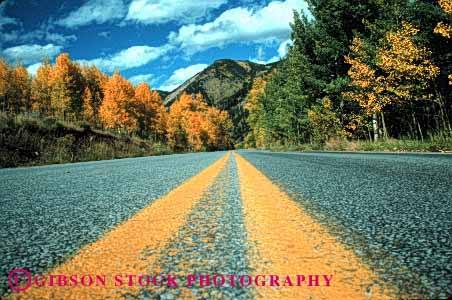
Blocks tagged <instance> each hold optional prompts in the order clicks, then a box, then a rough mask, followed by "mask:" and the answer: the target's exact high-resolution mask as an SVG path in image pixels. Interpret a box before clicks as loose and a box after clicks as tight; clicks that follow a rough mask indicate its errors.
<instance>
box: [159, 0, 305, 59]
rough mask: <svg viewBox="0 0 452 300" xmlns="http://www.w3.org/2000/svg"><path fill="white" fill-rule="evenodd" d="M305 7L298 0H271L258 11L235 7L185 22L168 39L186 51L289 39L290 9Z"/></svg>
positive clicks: (291, 16) (291, 10) (291, 12)
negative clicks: (215, 15)
mask: <svg viewBox="0 0 452 300" xmlns="http://www.w3.org/2000/svg"><path fill="white" fill-rule="evenodd" d="M294 9H296V10H299V9H303V10H307V4H306V3H305V2H304V1H300V0H285V1H284V2H282V1H273V2H271V3H269V4H268V5H267V6H265V7H262V8H260V9H258V10H253V9H248V8H243V7H237V8H233V9H230V10H227V11H225V12H223V13H222V14H221V15H220V16H219V17H218V18H217V19H215V20H214V21H212V22H209V23H205V24H203V25H195V24H189V25H184V26H182V27H181V28H180V29H179V31H178V32H172V33H171V34H170V35H169V37H168V38H169V40H170V42H171V43H172V44H175V45H179V46H180V47H181V48H183V49H184V50H185V52H186V53H188V54H193V53H195V52H198V51H202V50H205V49H208V48H212V47H222V46H224V45H226V44H230V43H240V42H253V43H266V42H272V41H283V40H286V39H288V38H289V36H290V32H291V28H290V25H289V23H290V22H291V21H292V20H293V10H294Z"/></svg>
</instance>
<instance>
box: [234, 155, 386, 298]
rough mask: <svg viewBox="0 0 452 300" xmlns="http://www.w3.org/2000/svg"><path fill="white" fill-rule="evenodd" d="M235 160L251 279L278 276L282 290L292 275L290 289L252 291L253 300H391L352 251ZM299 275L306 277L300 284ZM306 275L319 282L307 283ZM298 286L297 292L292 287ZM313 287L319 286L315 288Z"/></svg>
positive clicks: (258, 174) (252, 169)
mask: <svg viewBox="0 0 452 300" xmlns="http://www.w3.org/2000/svg"><path fill="white" fill-rule="evenodd" d="M234 155H235V157H236V160H237V166H238V173H239V181H240V190H241V195H242V200H243V209H244V219H245V227H246V230H247V237H248V241H249V243H250V244H251V245H252V249H253V250H250V251H249V254H248V256H249V263H250V267H251V269H252V270H254V271H253V273H254V274H276V275H279V276H280V280H279V284H280V285H282V284H283V283H284V280H285V276H286V275H290V276H291V280H292V284H294V286H288V285H289V283H288V282H286V286H284V287H283V286H281V287H269V286H268V284H267V285H266V286H265V287H256V288H255V289H254V290H253V292H254V296H255V298H257V299H271V300H275V299H316V300H317V299H332V300H353V299H359V300H362V299H394V297H393V295H394V293H393V290H392V289H391V288H388V287H384V286H382V285H381V284H380V285H379V284H378V283H377V282H378V278H377V276H376V275H375V274H373V273H372V272H371V271H370V270H369V269H368V268H367V267H366V266H365V265H364V264H363V263H362V262H361V261H360V259H359V258H358V257H357V256H356V255H355V254H354V253H353V251H351V250H348V249H346V248H345V247H344V246H343V245H342V244H341V243H340V242H339V241H337V240H336V239H335V238H334V237H333V236H332V235H330V234H329V233H328V232H327V230H326V229H325V228H324V227H322V226H321V225H320V224H318V223H317V222H316V221H315V220H314V219H313V218H312V217H310V216H309V215H308V214H307V213H306V212H305V211H304V210H303V208H302V207H300V206H299V205H298V204H297V203H296V202H295V201H293V200H292V199H290V197H289V196H288V195H287V194H286V193H285V192H283V191H282V190H281V189H279V188H278V187H277V186H276V185H275V184H273V183H272V182H271V180H270V179H268V178H267V177H266V176H265V175H264V174H262V173H261V172H260V171H259V170H257V169H256V168H255V167H254V166H253V165H252V164H250V163H249V162H248V161H246V160H245V159H244V158H242V157H241V156H240V155H238V154H235V153H234ZM297 274H299V275H304V276H305V278H304V280H302V279H303V277H301V276H299V277H297V276H296V275H297ZM310 274H311V275H320V276H319V277H315V276H313V277H309V276H308V275H310ZM323 275H327V277H326V278H325V277H324V276H323ZM331 275H332V277H330V276H331ZM327 279H330V282H329V286H327ZM298 280H300V283H301V286H296V285H297V284H298V282H297V281H298ZM317 281H318V283H319V285H320V286H316V285H317ZM274 284H275V283H274ZM310 284H311V286H309V285H310Z"/></svg>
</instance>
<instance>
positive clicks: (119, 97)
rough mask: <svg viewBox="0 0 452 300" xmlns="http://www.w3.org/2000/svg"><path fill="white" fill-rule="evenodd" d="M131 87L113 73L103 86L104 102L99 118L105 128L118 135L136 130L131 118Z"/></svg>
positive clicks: (133, 92) (132, 90)
mask: <svg viewBox="0 0 452 300" xmlns="http://www.w3.org/2000/svg"><path fill="white" fill-rule="evenodd" d="M134 94H135V90H134V88H133V85H132V84H131V83H130V82H129V81H128V80H126V79H125V78H123V77H122V76H121V75H120V74H119V72H115V73H114V74H113V76H112V77H110V79H109V80H108V81H107V83H106V84H105V91H104V100H103V102H102V105H101V106H100V111H99V112H100V117H101V120H102V123H103V125H104V126H105V127H106V128H109V129H113V130H115V131H117V132H119V133H121V132H127V133H131V132H133V131H134V130H135V129H136V128H137V121H136V120H135V119H134V117H133V112H132V101H133V97H134Z"/></svg>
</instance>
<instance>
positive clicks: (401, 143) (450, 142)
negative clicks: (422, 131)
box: [264, 135, 452, 153]
mask: <svg viewBox="0 0 452 300" xmlns="http://www.w3.org/2000/svg"><path fill="white" fill-rule="evenodd" d="M264 149H265V150H270V151H350V152H354V151H376V152H443V153H446V152H447V153H449V152H452V137H447V136H443V135H436V136H430V137H429V138H428V139H424V141H420V140H413V139H393V138H391V139H388V140H380V141H377V142H373V141H357V140H351V141H350V140H345V139H329V140H328V141H326V142H325V143H324V144H320V143H312V144H301V145H294V144H289V145H285V144H273V145H269V146H267V147H265V148H264Z"/></svg>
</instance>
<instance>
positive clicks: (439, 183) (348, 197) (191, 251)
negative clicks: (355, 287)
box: [0, 151, 452, 299]
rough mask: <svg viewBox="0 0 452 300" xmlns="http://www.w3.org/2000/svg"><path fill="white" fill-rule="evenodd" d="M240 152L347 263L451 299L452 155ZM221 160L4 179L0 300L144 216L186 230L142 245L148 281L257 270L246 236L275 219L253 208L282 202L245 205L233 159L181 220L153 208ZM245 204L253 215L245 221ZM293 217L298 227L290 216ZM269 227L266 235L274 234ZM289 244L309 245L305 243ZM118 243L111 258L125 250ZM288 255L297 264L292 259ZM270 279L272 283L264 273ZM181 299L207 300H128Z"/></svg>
mask: <svg viewBox="0 0 452 300" xmlns="http://www.w3.org/2000/svg"><path fill="white" fill-rule="evenodd" d="M237 153H238V154H239V155H240V156H241V157H243V158H245V160H246V161H248V162H249V163H251V165H253V166H254V167H255V168H256V169H257V170H256V172H258V171H260V172H261V173H262V174H263V175H265V176H266V177H268V179H270V180H271V182H272V183H273V184H274V185H275V186H277V187H279V188H280V189H281V190H283V191H285V192H286V193H287V195H289V196H290V200H287V201H292V200H294V201H295V202H296V203H297V205H299V206H300V207H301V208H302V209H303V210H304V211H306V212H307V213H308V214H309V216H311V217H312V218H313V219H314V220H315V221H316V222H318V223H319V224H321V226H323V227H322V228H326V229H327V231H328V234H329V235H330V236H333V237H334V238H335V239H337V240H338V243H340V245H343V247H344V249H346V250H344V251H349V252H344V253H351V254H350V255H353V256H356V257H357V258H358V260H360V261H362V262H363V265H365V266H368V268H370V270H371V271H372V272H373V273H375V274H376V275H377V276H378V277H379V278H380V279H381V280H382V281H383V282H385V283H387V284H389V285H392V286H394V287H395V288H396V289H397V290H398V293H399V294H400V295H402V294H410V295H420V296H422V297H424V298H444V299H446V298H447V297H448V296H449V295H451V294H452V289H451V285H452V217H451V216H452V156H447V155H426V154H422V155H415V154H403V155H396V154H348V153H347V154H343V153H270V152H262V151H238V152H237ZM224 154H225V153H224V152H218V153H200V154H187V155H171V156H161V157H150V158H137V159H124V160H114V161H101V162H92V163H77V164H67V165H55V166H47V167H33V168H18V169H3V170H0V215H1V218H0V295H1V294H3V293H6V292H7V291H8V284H7V276H8V273H9V272H10V270H11V269H14V268H23V267H25V268H27V269H29V270H30V271H31V272H32V273H33V274H38V273H42V272H45V271H47V270H49V269H50V268H51V267H54V266H57V265H59V264H62V263H63V262H65V261H68V259H69V258H70V257H71V256H73V255H77V250H79V249H81V248H82V247H84V246H86V245H88V244H90V243H92V242H96V241H98V240H100V239H102V238H103V236H104V234H105V233H106V232H109V231H110V230H112V229H114V228H117V227H118V225H120V224H122V223H123V222H126V223H127V221H128V220H130V219H133V217H134V215H135V214H136V213H137V212H138V211H140V210H141V209H143V208H145V207H150V209H151V210H152V209H153V208H154V207H155V210H159V209H160V210H162V211H163V212H165V213H166V214H167V215H166V217H167V218H168V220H169V221H168V222H175V220H176V221H178V220H179V219H180V220H182V221H180V222H179V221H178V222H176V223H177V224H185V225H181V226H179V225H178V226H174V229H171V230H174V232H172V233H171V234H170V235H171V236H172V238H171V239H170V240H169V241H168V242H166V243H165V244H162V246H161V247H160V248H159V249H153V250H152V249H151V250H152V251H151V250H150V249H148V248H149V247H148V246H147V247H148V248H146V249H143V251H141V252H140V253H148V252H149V251H151V252H152V253H151V252H149V253H151V254H152V257H157V258H156V259H155V260H153V263H152V264H151V265H149V268H148V270H149V272H152V271H153V270H160V271H162V270H163V272H166V273H169V272H182V273H183V272H194V273H198V272H201V273H202V272H205V273H228V274H231V273H247V272H252V268H250V266H249V264H250V261H259V260H256V259H254V260H253V259H251V258H250V253H251V252H250V250H249V249H250V248H252V247H253V245H251V243H250V242H249V241H247V239H250V236H253V234H250V232H249V228H251V227H250V226H251V225H253V224H251V225H250V220H253V219H252V218H253V217H254V218H255V219H254V220H256V219H258V220H263V222H264V223H265V222H268V223H269V224H270V223H271V222H273V220H272V219H271V218H272V216H271V212H270V214H269V213H268V212H266V215H265V214H264V213H263V212H262V213H261V212H253V211H252V205H253V203H254V202H252V201H257V202H255V203H256V205H257V204H259V205H261V206H262V207H263V208H265V207H264V205H265V203H268V201H280V200H279V199H280V198H278V197H281V195H279V194H278V193H276V192H275V190H274V189H269V191H272V192H269V193H271V194H269V195H268V199H264V200H265V201H266V202H262V201H261V200H262V199H261V200H259V199H258V200H253V199H252V197H251V198H249V199H248V200H246V201H245V198H244V197H243V194H242V195H241V188H244V187H243V186H241V185H246V184H247V185H248V186H247V187H245V188H251V187H252V186H253V185H252V182H248V183H247V182H246V181H243V178H242V179H241V180H240V181H239V179H238V178H239V173H240V172H238V171H237V164H238V162H237V160H236V158H235V156H232V155H231V156H230V157H229V158H228V159H227V162H226V163H224V165H221V166H218V167H216V168H217V169H218V170H217V171H215V172H213V171H212V172H213V173H212V174H215V175H208V174H210V173H206V174H207V175H206V174H205V175H204V176H214V178H213V177H212V183H211V184H210V183H209V186H208V188H205V191H203V193H202V195H203V196H202V197H199V199H193V201H192V200H190V201H192V202H193V203H191V202H190V203H189V204H190V205H188V204H184V205H185V206H184V208H183V209H185V210H186V211H185V212H183V213H182V212H181V213H180V214H179V215H177V216H176V215H175V216H171V211H173V210H174V208H171V206H168V204H160V206H152V205H154V204H153V203H154V201H155V200H156V199H159V198H161V197H163V196H165V195H166V194H167V193H168V192H170V191H173V190H174V189H175V188H176V187H178V186H181V185H182V184H184V183H186V182H187V180H188V179H190V178H192V177H193V176H195V175H197V174H199V173H200V172H201V171H202V170H204V169H206V168H207V167H208V166H211V165H212V164H213V163H214V162H216V161H217V162H218V160H219V159H220V158H221V157H224ZM243 164H244V163H243V162H242V163H241V165H240V164H239V166H241V167H240V168H239V169H240V170H242V171H241V172H242V173H241V174H242V175H241V176H242V177H243V176H245V177H246V176H247V174H251V173H246V172H247V170H248V171H249V167H244V166H243ZM244 172H245V173H244ZM253 174H254V173H253ZM256 174H257V173H256ZM253 176H255V175H253ZM256 176H257V175H256ZM199 180H201V182H202V180H204V179H202V178H201V177H200V179H199ZM253 180H254V178H253ZM256 180H257V179H256ZM262 180H264V179H262V178H261V182H263V181H262ZM271 182H270V181H269V182H268V183H266V185H271V184H272V183H271ZM191 184H195V183H191ZM197 185H198V186H199V185H200V183H197ZM256 186H257V185H256ZM254 188H255V189H257V188H256V187H254ZM190 190H192V186H190V185H188V186H186V191H190ZM186 191H185V192H184V190H181V191H180V193H181V195H179V196H176V198H177V197H179V199H180V197H183V195H185V194H186V193H187V192H186ZM184 193H185V194H184ZM242 193H243V190H242ZM256 194H257V193H256ZM249 195H253V191H251V192H250V194H249ZM275 195H276V196H275ZM247 197H249V196H247ZM195 198H196V197H195ZM159 201H161V200H159ZM159 201H156V203H157V202H159ZM259 201H260V202H259ZM281 201H282V200H281ZM284 201H286V200H284ZM162 203H165V202H162ZM165 205H166V206H165ZM243 205H245V206H246V207H247V208H246V209H247V210H248V212H251V213H252V214H256V215H255V216H250V214H248V215H246V214H244V209H245V208H244V207H243ZM250 206H251V208H250ZM270 207H271V206H270ZM275 207H276V204H275ZM289 207H292V206H289ZM267 208H268V207H267ZM267 208H266V209H267ZM179 209H182V208H179ZM250 209H251V210H250ZM291 216H292V217H291V218H298V217H297V214H292V215H291ZM299 220H306V218H305V219H302V218H301V217H300V219H299ZM292 221H293V220H287V223H288V224H289V225H290V222H292ZM176 223H175V224H176ZM275 224H276V223H275ZM294 224H295V223H294ZM162 226H164V225H162ZM278 226H279V225H278ZM290 226H292V225H290ZM296 226H299V224H295V225H293V228H294V230H293V231H290V230H288V231H287V232H297V231H296V228H297V227H296ZM269 227H270V228H267V229H266V228H264V227H263V228H264V229H263V230H269V232H270V231H271V230H272V228H271V226H269ZM315 228H317V227H315ZM124 230H126V229H124ZM247 230H248V233H247ZM300 232H301V231H300ZM320 232H321V231H320ZM142 234H143V235H146V232H143V233H142ZM167 234H169V233H167ZM321 234H323V233H321ZM294 235H296V234H294ZM255 236H257V237H259V235H255ZM263 236H264V235H263ZM289 239H290V240H293V241H299V243H306V240H303V239H304V236H303V234H301V233H300V236H294V237H293V238H292V237H289ZM325 240H331V239H330V238H325ZM117 242H118V247H119V245H121V244H122V243H127V241H117ZM266 242H268V243H269V244H268V245H269V247H272V246H274V245H271V243H272V241H271V240H270V241H266ZM291 243H293V242H292V241H291ZM264 244H265V243H264ZM289 246H290V247H291V248H292V246H293V245H292V244H289ZM304 247H305V248H306V245H305V246H304ZM341 247H342V246H341ZM305 248H303V249H305ZM275 249H278V248H275ZM293 249H297V247H295V248H293ZM316 249H317V248H315V249H314V250H316ZM335 249H339V248H335ZM340 249H342V248H340ZM154 250H155V251H154ZM99 251H101V250H99ZM146 251H148V252H146ZM341 251H342V250H341ZM341 253H342V252H341ZM151 254H149V255H151ZM275 255H277V254H275ZM278 255H279V254H278ZM292 255H294V256H293V258H294V259H295V258H296V256H300V254H298V253H292ZM159 257H160V258H159ZM153 259H154V258H153ZM287 259H290V256H289V258H287ZM301 265H302V264H301ZM275 266H276V265H275ZM294 266H295V265H294ZM268 268H269V272H271V267H268ZM182 292H183V293H185V292H187V293H188V292H190V293H195V294H191V296H192V297H193V296H194V297H195V299H196V297H201V298H199V299H202V297H206V296H205V294H203V292H199V293H198V291H197V290H196V289H195V290H190V291H180V290H179V291H177V293H176V294H171V293H172V291H169V290H166V289H160V290H155V291H153V292H152V293H150V292H149V291H146V289H141V290H140V291H139V292H137V293H136V294H135V296H134V297H136V299H158V298H155V295H156V294H155V293H158V294H159V295H160V296H161V295H163V296H162V297H161V299H175V298H180V297H182V296H181V295H182ZM209 293H210V294H209V295H210V296H211V297H210V298H209V297H208V299H228V298H231V297H235V298H237V299H248V298H253V295H254V294H253V293H250V292H249V291H248V290H247V289H240V288H238V289H233V290H231V289H229V290H223V291H215V290H210V291H209ZM212 293H213V294H212ZM129 296H130V295H129ZM214 296H215V297H216V298H214ZM134 297H132V296H130V297H129V298H130V299H135V298H134ZM30 299H32V298H30ZM80 299H81V298H80ZM282 299H284V298H282ZM316 299H317V298H316ZM320 299H321V298H320ZM325 299H327V298H325Z"/></svg>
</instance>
